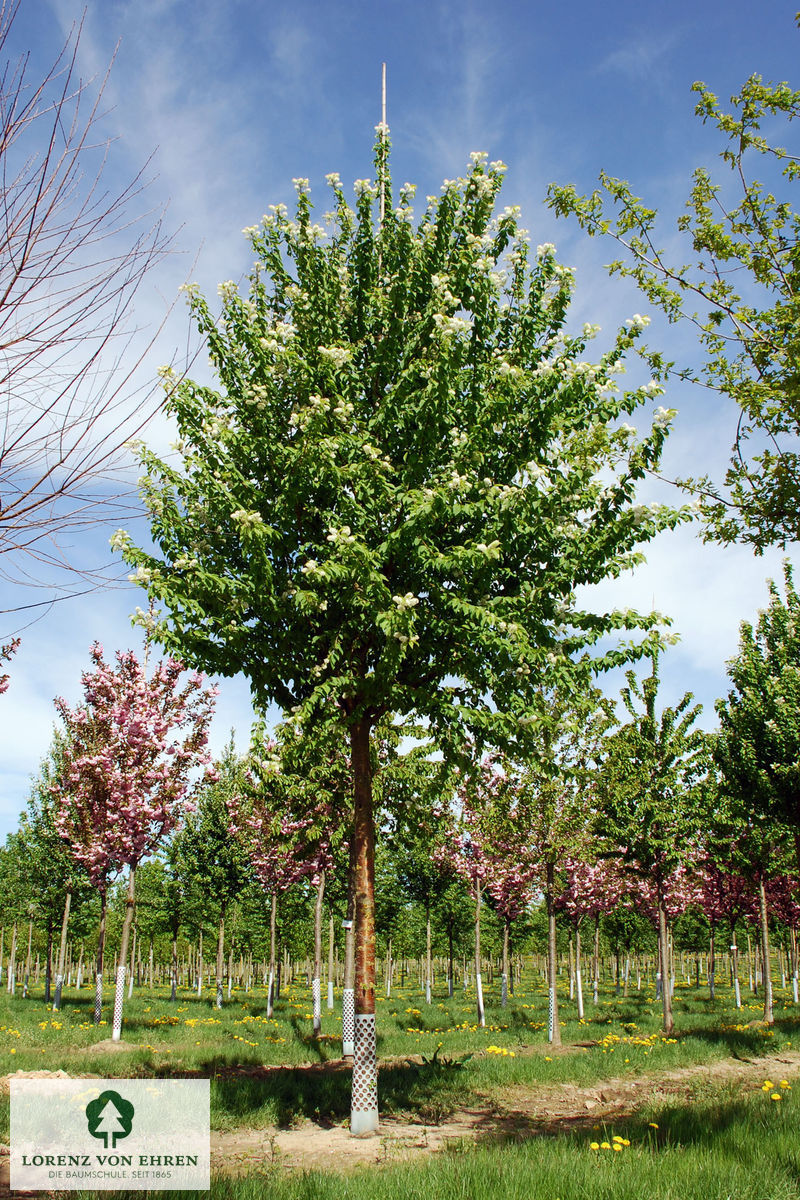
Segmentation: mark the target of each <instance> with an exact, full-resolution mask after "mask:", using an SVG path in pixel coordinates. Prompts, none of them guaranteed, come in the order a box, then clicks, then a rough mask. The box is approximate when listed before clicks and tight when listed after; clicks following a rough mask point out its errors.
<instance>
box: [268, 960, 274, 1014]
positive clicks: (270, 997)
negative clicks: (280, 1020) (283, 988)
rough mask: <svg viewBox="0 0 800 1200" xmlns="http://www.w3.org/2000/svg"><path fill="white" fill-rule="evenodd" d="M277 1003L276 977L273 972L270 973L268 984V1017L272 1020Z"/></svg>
mask: <svg viewBox="0 0 800 1200" xmlns="http://www.w3.org/2000/svg"><path fill="white" fill-rule="evenodd" d="M274 1003H275V977H274V975H273V974H272V971H270V973H269V983H268V984H267V1016H268V1017H269V1018H270V1019H271V1018H272V1010H273V1005H274Z"/></svg>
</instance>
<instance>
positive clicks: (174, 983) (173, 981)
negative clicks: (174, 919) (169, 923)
mask: <svg viewBox="0 0 800 1200" xmlns="http://www.w3.org/2000/svg"><path fill="white" fill-rule="evenodd" d="M177 995H178V926H177V925H174V926H173V927H172V965H171V969H170V989H169V998H170V1000H171V1001H172V1002H173V1003H174V1002H175V999H176V997H177Z"/></svg>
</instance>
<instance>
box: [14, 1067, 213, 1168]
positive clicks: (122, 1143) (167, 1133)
mask: <svg viewBox="0 0 800 1200" xmlns="http://www.w3.org/2000/svg"><path fill="white" fill-rule="evenodd" d="M10 1085H11V1162H10V1168H11V1189H12V1191H17V1190H20V1191H48V1192H50V1191H79V1190H80V1191H85V1190H87V1189H88V1190H92V1191H100V1190H114V1191H122V1190H127V1191H139V1190H142V1191H144V1190H147V1191H154V1190H171V1189H187V1190H194V1191H207V1190H208V1187H209V1163H210V1157H211V1136H210V1126H209V1081H208V1080H207V1079H46V1078H38V1079H37V1078H32V1079H24V1078H23V1079H16V1078H14V1077H12V1078H11V1080H10Z"/></svg>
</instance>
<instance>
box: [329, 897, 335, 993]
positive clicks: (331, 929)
mask: <svg viewBox="0 0 800 1200" xmlns="http://www.w3.org/2000/svg"><path fill="white" fill-rule="evenodd" d="M333 949H334V927H333V909H331V915H330V920H329V922H328V1009H329V1011H331V1012H332V1011H333V971H334V966H333Z"/></svg>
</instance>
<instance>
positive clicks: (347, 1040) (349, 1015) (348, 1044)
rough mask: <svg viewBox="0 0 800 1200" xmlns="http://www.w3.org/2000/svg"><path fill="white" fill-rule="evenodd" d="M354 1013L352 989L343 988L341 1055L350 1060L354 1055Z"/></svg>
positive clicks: (354, 1005)
mask: <svg viewBox="0 0 800 1200" xmlns="http://www.w3.org/2000/svg"><path fill="white" fill-rule="evenodd" d="M355 1012H356V1003H355V995H354V992H353V989H352V988H344V989H343V991H342V1054H343V1055H344V1057H345V1058H348V1057H349V1058H352V1057H353V1054H354V1053H355V1040H356V1024H355Z"/></svg>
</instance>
